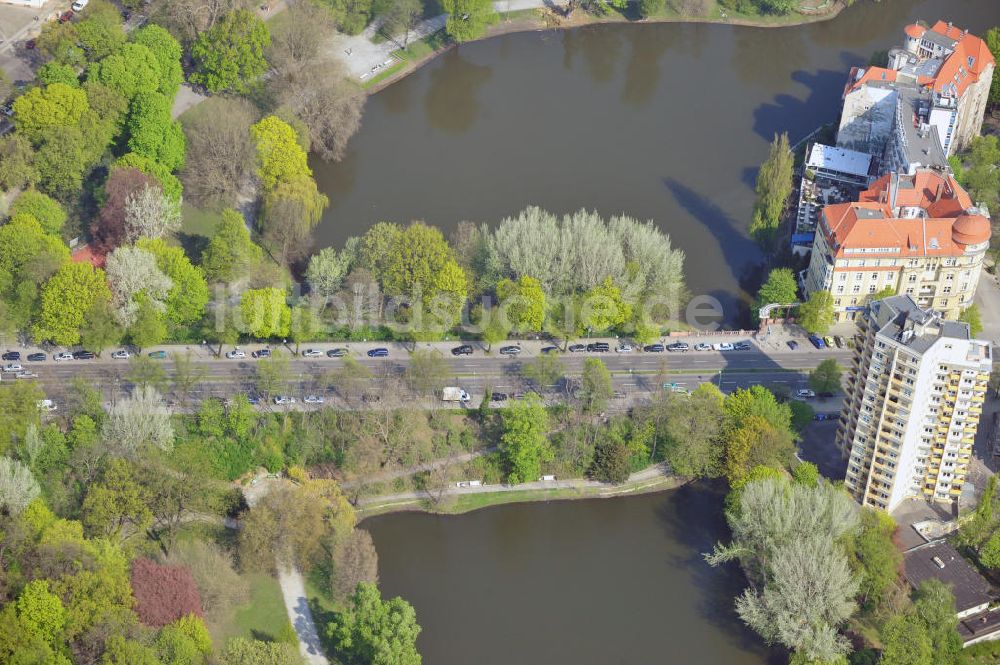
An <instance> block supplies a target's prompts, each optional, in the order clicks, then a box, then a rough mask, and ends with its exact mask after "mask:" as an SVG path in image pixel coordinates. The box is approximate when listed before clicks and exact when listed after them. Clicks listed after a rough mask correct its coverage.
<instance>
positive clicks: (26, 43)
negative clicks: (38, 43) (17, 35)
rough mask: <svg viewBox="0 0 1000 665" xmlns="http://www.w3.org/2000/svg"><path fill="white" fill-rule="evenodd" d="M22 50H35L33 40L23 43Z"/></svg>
mask: <svg viewBox="0 0 1000 665" xmlns="http://www.w3.org/2000/svg"><path fill="white" fill-rule="evenodd" d="M24 48H26V49H28V50H29V51H30V50H31V49H33V48H35V40H34V39H29V40H28V41H26V42H24Z"/></svg>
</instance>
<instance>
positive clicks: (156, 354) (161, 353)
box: [148, 351, 167, 360]
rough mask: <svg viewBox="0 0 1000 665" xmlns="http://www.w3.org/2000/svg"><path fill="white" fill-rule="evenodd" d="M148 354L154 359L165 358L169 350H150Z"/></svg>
mask: <svg viewBox="0 0 1000 665" xmlns="http://www.w3.org/2000/svg"><path fill="white" fill-rule="evenodd" d="M148 355H149V357H150V358H152V359H153V360H163V359H164V358H166V357H167V352H166V351H150V352H149V354H148Z"/></svg>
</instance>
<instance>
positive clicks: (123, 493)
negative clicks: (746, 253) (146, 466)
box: [82, 459, 153, 540]
mask: <svg viewBox="0 0 1000 665" xmlns="http://www.w3.org/2000/svg"><path fill="white" fill-rule="evenodd" d="M82 511H83V524H84V526H85V527H86V528H87V530H88V531H89V532H90V533H92V534H95V535H99V536H103V537H106V538H112V539H115V540H117V539H119V538H128V537H130V536H134V535H136V534H141V533H143V532H145V530H146V529H148V528H149V527H150V526H151V525H152V523H153V513H152V512H151V511H150V509H149V496H148V493H147V491H146V489H145V488H144V486H143V485H141V484H140V483H139V482H137V479H136V477H135V474H134V472H133V470H132V467H131V465H130V464H128V463H127V462H125V461H124V460H120V459H113V460H111V461H109V462H108V465H107V467H105V469H104V474H103V476H102V479H101V482H99V483H95V484H94V485H91V486H90V488H89V489H88V490H87V496H86V498H85V499H84V500H83V507H82Z"/></svg>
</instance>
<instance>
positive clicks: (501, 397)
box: [490, 393, 510, 402]
mask: <svg viewBox="0 0 1000 665" xmlns="http://www.w3.org/2000/svg"><path fill="white" fill-rule="evenodd" d="M508 399H510V395H508V394H507V393H493V394H492V395H490V400H491V401H493V402H506V401H507V400H508Z"/></svg>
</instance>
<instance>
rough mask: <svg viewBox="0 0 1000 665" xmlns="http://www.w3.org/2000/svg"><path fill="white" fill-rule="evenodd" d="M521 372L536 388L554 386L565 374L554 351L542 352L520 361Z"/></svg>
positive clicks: (562, 365)
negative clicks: (527, 359) (523, 361)
mask: <svg viewBox="0 0 1000 665" xmlns="http://www.w3.org/2000/svg"><path fill="white" fill-rule="evenodd" d="M521 374H522V375H523V376H524V378H526V379H527V380H528V381H531V382H532V383H533V384H534V385H535V387H536V388H538V389H543V388H547V387H549V386H554V385H556V384H557V383H559V381H560V380H561V379H562V378H563V377H564V376H566V367H565V365H564V364H563V361H562V360H561V359H560V358H559V356H558V355H556V354H555V353H542V354H540V355H538V356H535V357H534V358H532V359H531V360H529V361H527V362H525V363H522V365H521Z"/></svg>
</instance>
